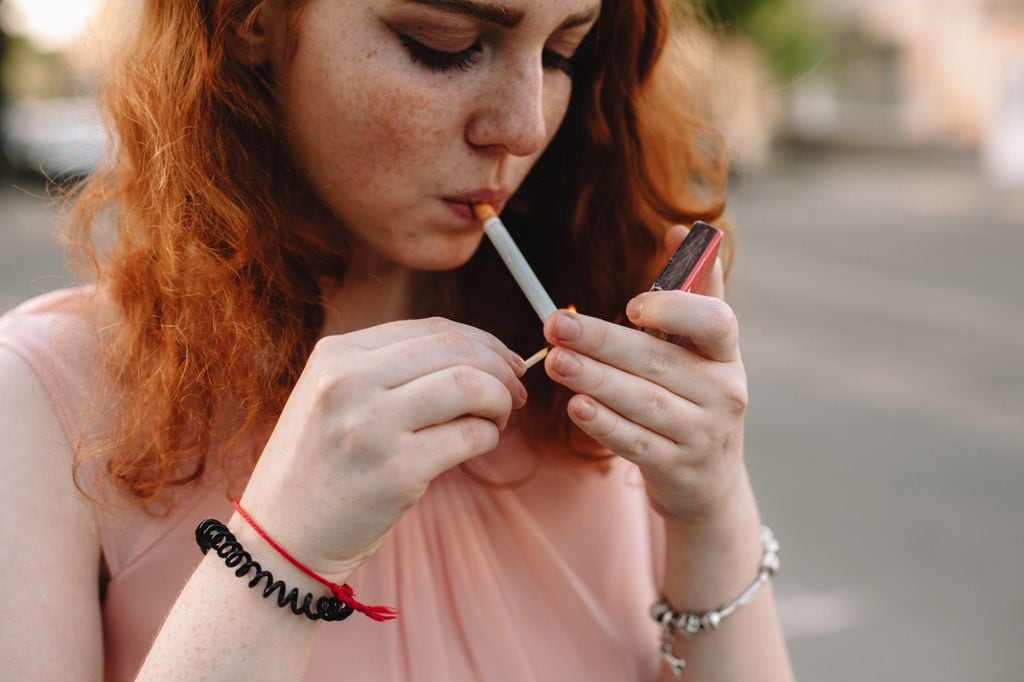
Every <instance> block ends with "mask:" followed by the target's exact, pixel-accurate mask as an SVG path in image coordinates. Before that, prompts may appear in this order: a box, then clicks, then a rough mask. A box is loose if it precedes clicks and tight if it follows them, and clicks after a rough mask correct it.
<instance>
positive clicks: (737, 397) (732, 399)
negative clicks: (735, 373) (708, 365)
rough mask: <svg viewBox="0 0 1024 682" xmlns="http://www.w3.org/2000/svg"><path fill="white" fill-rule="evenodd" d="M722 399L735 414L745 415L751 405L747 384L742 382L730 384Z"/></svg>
mask: <svg viewBox="0 0 1024 682" xmlns="http://www.w3.org/2000/svg"><path fill="white" fill-rule="evenodd" d="M722 398H723V400H724V401H725V405H726V407H727V408H728V410H729V411H730V412H732V413H733V414H743V413H744V412H746V411H747V405H748V404H749V403H750V394H749V392H748V389H747V382H745V381H740V380H733V381H730V382H728V384H727V385H726V387H725V390H724V391H723V392H722Z"/></svg>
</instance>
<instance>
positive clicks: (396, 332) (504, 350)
mask: <svg viewBox="0 0 1024 682" xmlns="http://www.w3.org/2000/svg"><path fill="white" fill-rule="evenodd" d="M438 334H461V335H463V336H466V337H467V338H469V339H472V340H474V341H476V342H478V343H480V344H482V345H484V346H487V347H488V348H490V349H491V350H493V351H494V352H495V353H497V354H498V355H499V356H500V357H502V358H503V359H504V360H505V361H506V362H507V363H508V364H509V366H510V367H512V368H513V371H515V372H516V374H517V375H518V376H522V375H523V374H524V373H525V372H526V363H525V362H524V361H523V359H522V358H521V357H520V356H519V355H518V354H517V353H515V352H513V351H512V350H511V349H510V348H509V347H508V346H506V345H505V344H504V343H502V342H501V341H500V340H499V339H498V338H497V337H496V336H494V335H493V334H489V333H487V332H485V331H483V330H482V329H477V328H476V327H473V326H470V325H468V324H462V323H460V322H453V321H452V320H448V319H445V318H443V317H431V318H427V319H423V320H399V321H398V322H388V323H387V324H381V325H377V326H375V327H369V328H367V329H362V330H359V331H356V332H351V333H349V334H344V335H341V336H334V337H327V338H325V339H322V340H321V344H322V345H325V346H327V348H328V350H329V351H330V350H332V349H334V348H335V347H337V351H338V352H346V351H349V352H350V351H351V349H353V348H357V349H359V350H365V351H371V350H376V349H379V348H383V347H385V346H388V345H391V344H393V343H399V342H401V341H405V340H407V339H414V338H419V337H424V336H435V335H438ZM318 345H319V344H318Z"/></svg>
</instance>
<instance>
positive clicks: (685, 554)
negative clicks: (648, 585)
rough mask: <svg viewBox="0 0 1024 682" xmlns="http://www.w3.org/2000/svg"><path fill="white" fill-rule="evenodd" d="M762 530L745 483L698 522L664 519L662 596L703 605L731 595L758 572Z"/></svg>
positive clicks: (693, 606)
mask: <svg viewBox="0 0 1024 682" xmlns="http://www.w3.org/2000/svg"><path fill="white" fill-rule="evenodd" d="M761 528H762V524H761V516H760V513H759V512H758V509H757V503H756V501H755V499H754V495H753V491H752V490H750V487H749V485H745V486H744V489H743V490H741V491H737V493H736V495H734V496H730V497H729V498H727V499H726V500H723V502H722V504H721V505H720V506H719V508H718V509H717V510H716V513H715V514H713V515H708V516H706V517H704V518H702V519H701V520H700V521H699V522H693V521H687V522H680V521H678V520H667V519H666V523H665V548H666V553H665V584H664V587H663V590H662V592H663V594H664V596H665V597H666V599H668V601H669V602H670V603H671V604H673V605H674V606H676V607H677V608H682V609H701V608H705V609H706V608H711V607H713V606H715V605H717V604H719V603H721V602H723V601H725V600H727V599H730V598H732V597H734V596H735V595H736V594H737V592H738V590H741V589H742V588H743V587H744V586H745V585H746V584H748V583H749V582H750V580H751V578H752V577H753V576H754V575H755V574H756V572H757V567H758V566H759V562H760V558H761V553H762V543H761Z"/></svg>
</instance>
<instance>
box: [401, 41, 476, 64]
mask: <svg viewBox="0 0 1024 682" xmlns="http://www.w3.org/2000/svg"><path fill="white" fill-rule="evenodd" d="M398 39H399V40H401V41H402V45H404V46H405V49H406V50H408V51H409V57H410V59H412V63H413V64H420V65H422V66H424V67H426V68H427V69H429V70H431V71H437V72H440V73H447V72H449V71H469V70H470V69H471V68H473V65H474V64H476V63H477V61H478V60H479V59H480V55H481V53H483V45H481V44H480V42H479V41H477V42H475V43H473V44H472V45H471V46H470V47H468V48H467V49H465V50H460V51H458V52H445V51H444V50H435V49H434V48H432V47H427V46H426V45H424V44H423V43H420V42H417V41H415V40H413V39H412V38H410V37H409V36H406V35H401V34H399V36H398Z"/></svg>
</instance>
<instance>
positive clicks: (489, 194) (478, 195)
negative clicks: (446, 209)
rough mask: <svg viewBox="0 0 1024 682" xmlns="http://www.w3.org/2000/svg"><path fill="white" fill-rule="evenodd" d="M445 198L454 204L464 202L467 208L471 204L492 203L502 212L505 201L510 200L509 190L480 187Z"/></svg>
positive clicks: (493, 206) (496, 210)
mask: <svg viewBox="0 0 1024 682" xmlns="http://www.w3.org/2000/svg"><path fill="white" fill-rule="evenodd" d="M444 200H445V201H447V202H449V203H452V204H463V205H465V206H466V208H467V209H469V208H470V204H490V205H491V207H492V208H493V209H494V210H495V212H497V213H501V209H502V208H504V206H505V202H506V201H508V192H504V191H502V190H498V189H478V190H475V191H472V192H466V193H463V194H455V195H452V196H447V197H444Z"/></svg>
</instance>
